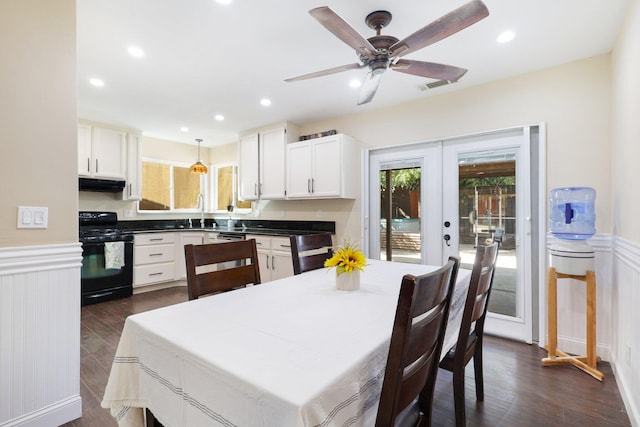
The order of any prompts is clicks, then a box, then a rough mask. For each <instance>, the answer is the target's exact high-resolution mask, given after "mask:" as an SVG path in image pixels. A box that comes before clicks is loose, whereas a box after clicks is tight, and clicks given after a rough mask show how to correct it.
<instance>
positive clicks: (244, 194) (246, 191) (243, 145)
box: [238, 133, 260, 200]
mask: <svg viewBox="0 0 640 427" xmlns="http://www.w3.org/2000/svg"><path fill="white" fill-rule="evenodd" d="M258 138H259V137H258V134H257V133H253V134H250V135H246V136H243V137H242V138H240V141H239V142H238V179H239V180H240V186H239V187H240V188H239V190H238V191H239V193H240V194H238V198H239V199H240V200H258V196H259V194H260V193H259V188H258V185H259V182H258V181H259V176H260V175H259V173H260V169H259V164H260V163H259V149H258Z"/></svg>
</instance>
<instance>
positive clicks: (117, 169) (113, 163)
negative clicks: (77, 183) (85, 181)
mask: <svg viewBox="0 0 640 427" xmlns="http://www.w3.org/2000/svg"><path fill="white" fill-rule="evenodd" d="M126 136H127V134H126V133H125V132H122V131H118V130H113V129H106V128H100V127H95V126H88V125H78V174H79V175H80V176H85V177H94V178H117V179H125V172H126Z"/></svg>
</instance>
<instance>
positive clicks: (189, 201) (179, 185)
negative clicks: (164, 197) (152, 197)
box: [173, 166, 201, 209]
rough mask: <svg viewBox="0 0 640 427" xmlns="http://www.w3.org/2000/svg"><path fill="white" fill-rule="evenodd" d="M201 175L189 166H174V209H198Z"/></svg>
mask: <svg viewBox="0 0 640 427" xmlns="http://www.w3.org/2000/svg"><path fill="white" fill-rule="evenodd" d="M200 176H201V175H198V174H195V173H191V171H190V170H189V168H188V167H187V168H184V167H179V166H174V167H173V203H174V209H197V208H198V195H199V194H200V192H201V190H200Z"/></svg>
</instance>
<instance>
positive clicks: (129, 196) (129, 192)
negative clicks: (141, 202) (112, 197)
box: [129, 184, 131, 197]
mask: <svg viewBox="0 0 640 427" xmlns="http://www.w3.org/2000/svg"><path fill="white" fill-rule="evenodd" d="M129 197H131V184H129Z"/></svg>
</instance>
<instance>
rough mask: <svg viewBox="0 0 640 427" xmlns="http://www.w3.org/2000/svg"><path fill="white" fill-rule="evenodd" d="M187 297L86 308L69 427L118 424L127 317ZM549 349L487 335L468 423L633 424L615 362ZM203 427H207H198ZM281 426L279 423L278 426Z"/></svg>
mask: <svg viewBox="0 0 640 427" xmlns="http://www.w3.org/2000/svg"><path fill="white" fill-rule="evenodd" d="M186 300H187V292H186V288H185V287H175V288H170V289H164V290H160V291H154V292H149V293H145V294H140V295H134V296H132V297H131V298H126V299H121V300H117V301H111V302H106V303H101V304H95V305H89V306H86V307H83V308H82V349H81V368H80V369H81V370H80V378H81V384H80V393H81V395H82V404H83V417H82V418H80V419H78V420H75V421H73V422H71V423H67V424H65V427H85V426H100V427H109V426H116V423H115V421H114V420H113V418H111V416H110V415H109V413H108V411H107V410H106V409H102V408H101V407H100V401H101V400H102V395H103V393H104V388H105V385H106V383H107V378H108V375H109V370H110V369H111V361H112V360H113V356H114V354H115V351H116V347H117V345H118V340H119V338H120V332H121V330H122V327H123V325H124V319H125V318H126V317H127V316H128V315H130V314H134V313H140V312H142V311H147V310H151V309H154V308H158V307H163V306H166V305H169V304H174V303H177V302H182V301H186ZM544 356H546V352H545V351H543V350H540V348H538V346H536V345H527V344H522V343H517V342H513V341H509V340H504V339H500V338H495V337H486V338H485V348H484V369H485V376H484V377H485V400H484V402H483V403H476V400H475V391H474V386H473V369H472V368H471V364H470V365H469V366H468V369H467V378H466V393H467V396H466V397H467V399H466V402H467V409H466V412H467V425H468V426H487V427H489V426H490V427H497V426H536V427H539V426H576V427H578V426H579V427H587V426H589V427H591V426H598V427H605V426H630V425H631V424H630V422H629V418H628V417H627V414H626V412H625V409H624V405H623V402H622V399H621V397H620V394H619V392H618V388H617V385H616V382H615V378H614V377H613V373H612V371H611V367H610V366H609V364H608V363H601V364H599V365H598V367H599V369H600V370H601V371H602V372H603V373H604V374H605V376H606V379H605V381H604V382H602V383H601V382H599V381H597V380H595V379H593V378H591V377H590V376H588V375H586V374H584V373H582V372H581V371H578V370H577V369H576V368H573V367H571V366H553V367H545V368H543V367H542V366H540V359H541V358H542V357H544ZM433 425H434V426H435V427H438V426H453V425H455V424H454V419H453V392H452V384H451V373H449V372H447V371H444V370H440V372H439V373H438V383H437V385H436V395H435V400H434V412H433ZM197 427H200V426H197ZM274 427H278V426H274Z"/></svg>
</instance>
